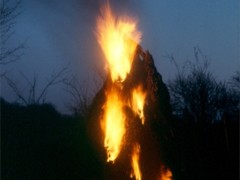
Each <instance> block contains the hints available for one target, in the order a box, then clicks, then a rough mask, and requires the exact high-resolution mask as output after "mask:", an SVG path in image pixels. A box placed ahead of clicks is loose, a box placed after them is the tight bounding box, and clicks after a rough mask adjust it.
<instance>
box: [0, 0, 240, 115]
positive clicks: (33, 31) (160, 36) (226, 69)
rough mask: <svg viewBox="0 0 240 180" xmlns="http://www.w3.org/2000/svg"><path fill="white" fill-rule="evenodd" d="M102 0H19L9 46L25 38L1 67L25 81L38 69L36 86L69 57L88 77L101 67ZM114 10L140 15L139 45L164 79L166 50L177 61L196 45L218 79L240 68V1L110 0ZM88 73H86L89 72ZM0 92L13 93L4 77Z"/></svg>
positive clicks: (170, 68) (59, 92) (168, 67)
mask: <svg viewBox="0 0 240 180" xmlns="http://www.w3.org/2000/svg"><path fill="white" fill-rule="evenodd" d="M102 4H103V1H102V0H98V1H96V0H62V1H58V0H42V1H37V0H23V2H22V14H21V15H20V16H19V17H18V19H17V23H16V26H15V34H14V36H13V37H12V38H11V39H10V43H9V44H10V46H14V45H15V44H18V43H19V42H22V41H24V40H25V39H27V43H26V48H25V50H24V55H23V56H22V57H21V59H20V60H19V61H17V62H15V63H13V64H10V65H8V66H5V67H3V68H2V69H3V70H6V71H8V72H9V76H10V77H11V78H12V79H16V81H17V82H18V83H19V86H20V87H23V88H22V89H23V91H24V83H23V82H22V77H21V75H20V74H22V73H23V74H25V75H26V76H27V77H29V78H30V79H31V77H32V76H33V75H34V74H36V75H37V76H38V79H39V88H41V87H42V86H43V84H44V82H45V79H46V78H47V77H49V76H50V75H51V74H52V73H53V72H56V71H58V70H59V69H61V68H62V67H63V66H64V65H66V64H69V63H70V71H71V74H73V75H76V77H77V78H79V80H80V81H84V80H89V79H90V80H91V78H92V76H95V75H96V74H97V73H96V71H100V72H101V71H102V72H103V71H104V66H105V65H104V63H105V62H104V57H103V54H102V52H101V49H100V47H99V46H98V44H97V41H96V38H95V35H94V31H95V23H96V16H97V15H98V14H99V8H100V6H101V5H102ZM110 4H111V5H112V9H113V11H114V12H116V14H120V15H121V14H129V15H130V16H133V17H136V18H137V19H138V24H139V29H140V30H141V31H142V33H143V37H142V43H141V45H142V47H143V48H144V49H146V50H149V51H150V53H151V54H152V55H153V57H154V60H155V64H156V67H157V69H158V71H159V72H160V73H161V74H162V76H163V79H164V81H167V80H169V79H171V78H172V77H173V76H174V74H175V73H176V69H175V67H174V65H173V64H172V63H171V62H170V61H169V60H168V59H166V58H164V56H165V55H166V54H173V55H174V56H175V58H176V61H177V63H178V64H179V65H180V66H181V65H182V64H183V63H184V62H185V61H186V60H187V59H188V60H191V59H193V57H194V56H193V47H195V46H198V47H199V48H200V49H201V50H202V52H203V53H204V54H205V55H206V56H207V57H208V59H209V60H210V70H211V71H212V72H213V75H214V76H215V77H216V78H217V79H219V80H228V79H229V78H230V77H231V76H232V75H233V74H234V72H235V71H236V70H239V69H240V54H239V53H240V2H239V1H238V0H211V1H209V0H181V1H179V0H151V1H146V0H145V1H144V0H124V1H116V0H115V1H110ZM89 77H90V78H89ZM2 95H3V96H4V97H5V98H6V99H7V100H10V101H13V100H14V96H13V94H11V93H10V91H9V89H8V87H7V86H6V84H5V83H4V82H2ZM67 98H68V97H67V95H66V92H65V91H64V90H63V88H62V87H61V86H56V87H55V88H53V89H51V90H50V91H49V94H48V99H49V101H51V102H53V103H54V104H56V106H57V107H58V108H59V109H60V110H62V109H64V108H65V107H64V104H65V102H66V99H67Z"/></svg>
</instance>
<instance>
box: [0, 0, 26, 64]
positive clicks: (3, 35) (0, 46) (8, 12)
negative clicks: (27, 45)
mask: <svg viewBox="0 0 240 180" xmlns="http://www.w3.org/2000/svg"><path fill="white" fill-rule="evenodd" d="M20 6H21V0H12V1H11V0H2V1H1V2H0V65H6V64H9V63H11V62H14V61H16V60H17V59H19V57H20V56H21V51H20V50H22V49H23V48H24V43H21V44H18V45H16V46H15V47H13V48H9V47H8V44H7V43H8V41H9V39H10V38H11V37H12V35H13V34H14V33H15V30H14V25H15V23H16V18H17V17H18V16H19V14H20Z"/></svg>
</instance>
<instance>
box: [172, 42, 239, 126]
mask: <svg viewBox="0 0 240 180" xmlns="http://www.w3.org/2000/svg"><path fill="white" fill-rule="evenodd" d="M194 55H195V60H196V63H195V64H192V63H188V65H189V68H190V72H189V73H188V74H187V73H186V71H185V69H184V68H186V67H184V68H183V69H182V70H180V69H179V67H178V66H177V64H176V61H175V59H174V57H172V56H169V58H170V59H171V60H172V61H173V62H174V63H175V65H176V67H177V69H178V73H177V75H176V77H175V78H174V79H173V80H172V81H170V82H169V85H168V87H169V90H170V95H171V103H172V106H173V113H174V114H175V115H176V116H177V117H179V118H181V119H185V120H190V121H194V122H201V123H212V122H214V121H216V120H217V119H219V116H220V119H221V117H222V116H223V114H226V113H230V112H231V111H236V108H237V104H238V101H239V100H238V99H237V98H236V97H237V96H236V93H235V91H231V90H230V89H229V88H228V87H227V85H226V83H223V82H217V81H216V79H215V78H214V77H213V75H212V74H211V73H210V71H209V69H208V68H209V61H208V59H207V57H206V56H205V55H204V54H203V53H202V52H201V50H200V49H199V48H197V47H195V48H194ZM201 62H202V64H201Z"/></svg>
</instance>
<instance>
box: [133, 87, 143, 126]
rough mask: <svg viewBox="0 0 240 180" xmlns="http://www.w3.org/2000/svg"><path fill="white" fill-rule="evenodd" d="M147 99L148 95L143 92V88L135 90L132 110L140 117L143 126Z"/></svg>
mask: <svg viewBox="0 0 240 180" xmlns="http://www.w3.org/2000/svg"><path fill="white" fill-rule="evenodd" d="M145 98H146V93H145V92H143V90H142V87H141V86H138V87H137V88H135V89H134V90H133V92H132V109H133V111H134V112H135V113H136V114H137V115H138V116H139V118H140V119H141V121H142V124H144V121H145V118H144V112H143V108H144V102H145Z"/></svg>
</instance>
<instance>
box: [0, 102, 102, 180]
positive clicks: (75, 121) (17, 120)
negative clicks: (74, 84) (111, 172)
mask: <svg viewBox="0 0 240 180" xmlns="http://www.w3.org/2000/svg"><path fill="white" fill-rule="evenodd" d="M1 157H2V159H1V179H3V180H9V179H11V180H14V179H17V180H20V179H36V180H37V179H39V180H40V179H41V180H42V179H51V180H52V179H100V177H101V166H100V164H99V161H98V158H97V154H96V153H95V150H94V149H93V148H92V146H91V144H90V141H89V140H88V137H87V136H86V131H85V128H84V124H83V120H82V119H80V118H78V117H75V118H74V117H69V116H62V115H60V114H59V113H58V112H57V111H56V110H55V109H54V107H53V106H52V105H50V104H43V105H29V106H21V105H18V104H10V103H8V102H6V101H4V100H3V99H1Z"/></svg>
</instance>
